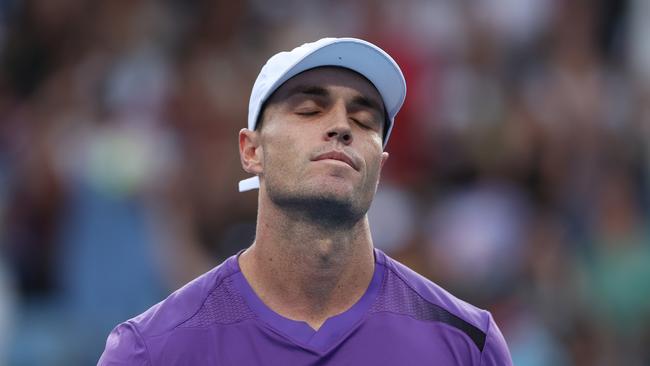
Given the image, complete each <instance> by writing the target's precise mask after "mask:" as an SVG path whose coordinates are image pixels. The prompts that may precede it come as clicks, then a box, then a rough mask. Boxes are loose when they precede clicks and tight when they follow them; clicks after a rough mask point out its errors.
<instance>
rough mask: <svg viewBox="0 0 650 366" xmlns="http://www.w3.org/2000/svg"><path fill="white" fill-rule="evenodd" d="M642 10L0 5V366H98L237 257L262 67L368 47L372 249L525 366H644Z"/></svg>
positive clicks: (649, 61) (648, 90)
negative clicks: (469, 311) (287, 52)
mask: <svg viewBox="0 0 650 366" xmlns="http://www.w3.org/2000/svg"><path fill="white" fill-rule="evenodd" d="M647 19H650V2H647V1H645V0H627V1H621V0H610V1H606V0H600V1H588V0H472V1H469V0H464V1H458V0H431V1H424V0H421V1H418V0H411V1H388V0H384V1H380V0H366V1H343V0H329V1H317V2H304V1H298V0H282V1H273V2H270V1H264V0H249V1H218V0H215V1H207V0H206V1H200V0H191V1H190V0H185V1H182V0H178V1H172V0H164V1H162V0H161V1H158V0H107V1H87V0H57V1H49V0H1V1H0V62H1V65H2V66H1V68H0V365H46V364H47V365H86V364H94V363H95V362H96V360H97V358H98V357H99V354H100V353H101V351H102V349H103V346H104V342H105V338H106V336H107V334H108V333H109V331H110V330H111V328H112V327H113V326H114V325H115V324H117V323H118V322H119V321H122V320H124V319H127V318H129V317H131V316H133V315H135V314H137V313H139V312H141V311H143V310H145V309H146V308H148V307H149V306H151V305H152V304H154V303H155V302H157V301H159V300H160V299H162V298H163V297H164V296H165V295H166V294H168V293H169V292H171V291H173V290H174V289H176V288H178V287H179V286H181V285H182V284H184V283H185V282H187V281H189V280H190V279H192V278H193V277H195V276H197V275H199V274H200V273H202V272H204V271H206V270H208V269H209V268H211V267H212V266H214V265H216V264H218V263H219V262H220V261H221V260H223V259H224V258H225V257H227V256H229V255H231V254H232V253H235V252H236V251H237V250H239V249H240V248H243V247H245V246H246V245H247V244H248V243H249V242H250V241H251V240H252V234H253V230H254V225H255V210H256V194H255V193H243V194H238V193H237V191H236V188H237V182H238V180H239V179H242V178H244V177H246V175H245V174H244V172H243V171H242V170H241V168H240V165H239V158H238V151H237V132H238V131H239V129H240V128H242V127H244V125H245V121H246V113H247V102H248V97H249V92H250V89H251V86H252V84H253V81H254V79H255V77H256V75H257V72H258V70H259V68H260V67H261V66H262V63H263V62H264V60H266V59H267V58H268V57H269V56H270V55H271V54H273V53H275V52H276V51H278V50H281V49H288V48H292V47H294V46H295V45H298V44H300V43H303V42H306V41H312V40H315V39H318V38H320V37H322V36H356V37H361V38H365V39H368V40H370V41H372V42H375V43H377V44H378V45H380V46H381V47H383V48H385V49H386V50H387V51H388V52H389V53H391V54H392V55H393V56H394V57H395V59H396V60H397V61H398V63H399V64H400V65H402V67H403V70H404V73H405V74H406V79H407V83H408V97H407V102H406V105H405V107H404V109H403V110H402V112H401V113H400V114H399V115H398V119H397V128H396V129H395V132H394V134H393V136H392V138H391V141H390V143H389V144H388V151H389V152H390V154H391V157H390V159H389V161H388V164H387V166H386V168H385V173H384V176H383V181H382V183H381V185H380V190H379V193H378V196H377V199H376V202H375V203H374V205H373V208H372V209H371V213H370V216H371V221H372V225H373V233H374V238H375V241H376V245H377V246H378V247H380V248H382V249H384V250H385V251H386V252H387V253H389V254H391V255H393V256H394V257H396V258H398V259H400V260H402V261H403V262H405V263H406V264H408V265H410V266H411V267H413V268H414V269H416V270H417V271H419V272H421V273H423V274H425V275H426V276H428V277H429V278H431V279H433V280H434V281H436V282H438V283H439V284H441V285H443V286H444V287H446V288H448V289H449V290H451V291H452V292H454V293H455V294H457V295H458V296H459V297H461V298H463V299H466V300H468V301H471V302H473V303H475V304H477V305H479V306H482V307H485V308H488V309H490V310H491V311H492V312H493V313H494V315H495V317H496V319H497V321H498V323H499V324H500V326H501V328H502V330H503V332H504V334H505V337H506V338H507V340H508V343H509V346H510V348H511V351H512V355H513V358H514V360H515V363H516V364H517V365H519V366H529V365H559V366H562V365H615V364H616V365H648V364H650V348H649V347H648V344H650V233H649V226H648V225H649V218H650V217H649V209H650V197H649V189H648V188H649V186H648V178H649V176H648V172H649V163H650V149H649V147H650V145H649V144H648V138H649V136H650V41H649V40H650V23H649V22H648V21H647Z"/></svg>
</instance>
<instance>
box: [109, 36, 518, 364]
mask: <svg viewBox="0 0 650 366" xmlns="http://www.w3.org/2000/svg"><path fill="white" fill-rule="evenodd" d="M405 95H406V84H405V81H404V77H403V75H402V72H401V70H400V69H399V67H398V66H397V64H396V63H395V61H394V60H393V59H392V58H391V57H390V56H389V55H388V54H386V53H385V52H384V51H382V50H381V49H379V48H378V47H376V46H374V45H372V44H370V43H368V42H365V41H362V40H358V39H353V38H340V39H337V38H325V39H321V40H319V41H316V42H314V43H308V44H304V45H302V46H300V47H298V48H296V49H294V50H292V51H291V52H281V53H279V54H277V55H275V56H273V57H272V58H271V59H269V61H268V62H267V63H266V65H265V66H264V67H263V68H262V71H261V72H260V75H259V76H258V78H257V80H256V82H255V85H254V86H253V92H252V95H251V99H250V104H249V116H248V129H243V130H242V131H240V133H239V149H240V155H241V162H242V166H243V168H244V170H246V171H247V172H249V173H252V174H255V177H253V178H250V179H247V180H244V181H242V182H240V191H243V190H248V189H253V188H259V198H258V203H259V208H258V221H257V231H256V238H255V242H254V243H253V244H252V245H251V246H250V247H249V248H248V249H247V250H245V251H243V252H242V253H240V254H238V255H235V256H233V257H231V258H229V259H227V260H226V261H225V262H224V263H223V264H221V265H220V266H219V267H217V268H215V269H213V270H211V271H210V272H208V273H206V274H204V275H203V276H201V277H199V278H197V279H196V280H194V281H193V282H191V283H189V284H188V285H186V286H185V287H183V288H181V289H180V290H178V291H176V292H175V293H173V294H172V295H171V296H170V297H168V298H167V299H166V300H164V301H163V302H161V303H159V304H157V305H155V306H154V307H152V308H151V309H149V310H148V311H146V312H145V313H143V314H141V315H140V316H138V317H136V318H133V319H131V320H129V321H127V322H125V323H122V324H120V325H118V326H117V327H116V328H115V329H114V330H113V332H112V333H111V334H110V336H109V338H108V341H107V344H106V350H105V351H104V354H103V355H102V357H101V359H100V361H99V364H100V365H511V361H510V356H509V354H508V351H507V348H506V344H505V341H504V339H503V337H502V335H501V333H500V331H499V329H498V328H497V326H496V324H495V323H494V321H493V319H492V317H491V315H490V314H489V313H488V312H487V311H484V310H479V309H477V308H475V307H473V306H471V305H469V304H467V303H465V302H463V301H461V300H458V299H456V298H455V297H453V296H452V295H450V294H449V293H447V292H445V291H444V290H443V289H441V288H439V287H438V286H436V285H435V284H433V283H432V282H430V281H428V280H427V279H425V278H423V277H421V276H419V275H418V274H416V273H415V272H413V271H411V270H409V269H408V268H406V267H405V266H403V265H402V264H400V263H398V262H396V261H394V260H392V259H391V258H389V257H388V256H386V255H385V254H384V253H382V252H381V251H379V250H376V249H373V245H372V238H371V236H370V230H369V226H368V219H367V215H366V212H367V211H368V208H369V207H370V203H371V202H372V199H373V197H374V194H375V191H376V189H377V184H378V181H379V173H380V171H381V167H382V165H383V164H384V162H385V161H386V159H387V158H388V153H386V152H384V151H383V150H384V147H385V146H386V142H387V141H388V138H389V137H390V132H391V129H392V128H393V123H394V118H395V115H396V114H397V112H398V111H399V109H400V107H401V106H402V103H403V101H404V98H405Z"/></svg>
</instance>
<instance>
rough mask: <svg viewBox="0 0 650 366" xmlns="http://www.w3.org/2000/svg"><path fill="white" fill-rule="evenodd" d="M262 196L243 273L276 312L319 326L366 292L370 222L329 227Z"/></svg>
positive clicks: (371, 258)
mask: <svg viewBox="0 0 650 366" xmlns="http://www.w3.org/2000/svg"><path fill="white" fill-rule="evenodd" d="M295 216H296V215H293V214H291V213H286V212H283V211H282V209H280V208H278V207H277V206H275V205H273V204H272V203H270V202H268V201H267V203H266V204H264V203H263V202H262V200H260V206H259V211H258V225H257V231H256V240H255V242H254V243H253V245H252V246H251V247H250V248H248V249H247V250H246V251H245V252H244V253H243V254H242V255H241V256H240V258H239V263H240V267H241V270H242V273H243V274H244V276H245V277H246V279H247V280H248V282H249V283H250V285H251V287H252V288H253V290H255V292H256V294H257V295H258V296H259V297H260V299H261V300H262V301H263V302H264V303H265V304H266V305H267V306H268V307H270V308H271V309H272V310H273V311H275V312H276V313H278V314H280V315H282V316H284V317H286V318H289V319H293V320H300V321H305V322H306V323H307V324H309V325H310V326H311V327H312V328H314V329H318V328H319V327H320V326H321V325H322V324H323V323H324V322H325V320H326V319H327V318H329V317H331V316H334V315H337V314H340V313H342V312H344V311H346V310H347V309H349V308H350V307H351V306H352V305H354V303H356V302H357V301H358V300H359V299H360V298H361V296H362V295H363V294H364V293H365V291H366V289H367V287H368V285H369V283H370V281H371V279H372V275H373V271H374V256H373V250H372V239H371V237H370V230H369V227H368V220H367V217H366V216H363V218H361V219H360V220H358V221H357V222H354V223H351V224H348V225H345V226H341V227H338V228H336V229H333V228H332V227H331V226H326V227H324V226H323V225H321V224H319V223H318V222H314V221H311V220H309V219H297V218H296V217H295Z"/></svg>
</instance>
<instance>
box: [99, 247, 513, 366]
mask: <svg viewBox="0 0 650 366" xmlns="http://www.w3.org/2000/svg"><path fill="white" fill-rule="evenodd" d="M99 365H247V366H256V365H282V366H286V365H414V366H417V365H476V366H478V365H483V366H488V365H512V361H511V359H510V355H509V353H508V350H507V346H506V343H505V341H504V339H503V336H502V335H501V332H500V331H499V329H498V328H497V325H496V324H495V322H494V320H493V318H492V316H491V315H490V313H489V312H487V311H485V310H481V309H478V308H476V307H474V306H472V305H470V304H468V303H466V302H464V301H462V300H459V299H457V298H456V297H454V296H452V295H451V294H449V293H448V292H447V291H445V290H444V289H442V288H440V287H439V286H437V285H436V284H434V283H433V282H431V281H429V280H427V279H426V278H424V277H422V276H420V275H419V274H417V273H415V272H414V271H412V270H411V269H409V268H407V267H406V266H404V265H403V264H401V263H399V262H397V261H396V260H394V259H392V258H390V257H388V256H387V255H386V254H384V253H383V252H381V251H380V250H378V249H375V270H374V273H373V277H372V280H371V282H370V285H369V286H368V289H367V290H366V292H365V294H364V295H363V296H362V297H361V299H359V301H357V303H356V304H354V305H353V306H352V307H351V308H350V309H348V310H347V311H345V312H344V313H341V314H339V315H336V316H334V317H331V318H329V319H327V321H325V323H324V324H323V325H322V326H321V327H320V328H319V329H318V330H314V329H312V328H311V327H310V326H309V325H307V323H305V322H301V321H295V320H290V319H287V318H285V317H283V316H281V315H279V314H277V313H275V312H274V311H273V310H271V309H270V308H269V307H267V306H266V305H265V304H264V303H263V302H262V301H261V300H260V299H259V297H257V295H256V294H255V292H254V291H253V289H252V288H251V287H250V285H249V284H248V282H247V281H246V279H245V278H244V275H243V274H242V272H241V270H240V268H239V264H238V260H237V256H232V257H230V258H228V259H227V260H226V261H225V262H223V263H222V264H221V265H220V266H218V267H216V268H214V269H212V270H211V271H209V272H207V273H205V274H204V275H202V276H200V277H198V278H197V279H195V280H193V281H192V282H190V283H188V284H187V285H185V286H184V287H182V288H181V289H179V290H178V291H176V292H174V293H173V294H171V295H170V296H169V297H168V298H167V299H165V300H163V301H162V302H160V303H158V304H156V305H154V306H153V307H152V308H150V309H149V310H147V311H146V312H144V313H142V314H141V315H139V316H137V317H135V318H133V319H130V320H128V321H126V322H124V323H122V324H119V325H118V326H117V327H115V329H113V331H112V332H111V334H110V335H109V336H108V340H107V342H106V348H105V350H104V353H103V354H102V356H101V358H100V360H99Z"/></svg>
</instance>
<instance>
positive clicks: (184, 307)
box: [99, 256, 238, 365]
mask: <svg viewBox="0 0 650 366" xmlns="http://www.w3.org/2000/svg"><path fill="white" fill-rule="evenodd" d="M236 260H237V259H236V257H235V256H233V257H230V258H228V259H227V260H226V261H225V262H223V263H222V264H221V265H219V266H217V267H215V268H214V269H212V270H210V271H209V272H206V273H205V274H203V275H201V276H200V277H197V278H196V279H194V280H193V281H191V282H189V283H188V284H186V285H185V286H183V287H182V288H180V289H178V290H177V291H175V292H174V293H172V294H171V295H169V296H168V297H167V298H166V299H165V300H163V301H161V302H159V303H158V304H156V305H154V306H152V307H151V308H149V309H148V310H147V311H145V312H144V313H142V314H140V315H138V316H136V317H134V318H132V319H129V320H127V321H125V322H124V323H121V324H119V325H118V326H117V327H115V328H114V329H113V331H112V332H111V334H110V335H109V337H108V339H107V341H106V348H105V350H104V353H103V354H102V358H101V359H100V363H99V364H100V365H111V364H124V363H120V361H117V360H124V361H125V362H126V361H127V360H129V361H128V362H127V364H139V365H147V364H149V361H148V360H150V357H149V354H148V353H149V348H150V347H151V340H152V339H157V340H159V339H165V338H166V337H167V336H168V335H169V334H171V333H172V332H174V331H175V330H176V329H178V328H183V327H191V326H197V325H201V323H202V322H205V320H206V316H205V314H204V313H205V310H204V309H205V308H206V306H211V308H210V309H209V311H210V312H211V313H210V315H212V316H217V317H218V316H219V314H214V312H215V309H214V304H212V303H213V302H214V301H213V300H214V298H215V295H217V296H216V297H218V298H219V299H223V298H224V296H222V294H216V293H217V292H220V291H221V289H222V288H223V287H228V283H229V281H230V278H231V277H232V276H233V275H234V274H236V273H238V266H237V265H236V262H235V261H236ZM226 300H228V299H226ZM218 305H224V304H218ZM138 361H140V362H138Z"/></svg>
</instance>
